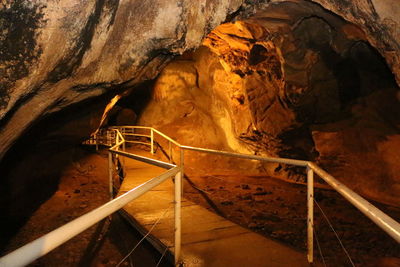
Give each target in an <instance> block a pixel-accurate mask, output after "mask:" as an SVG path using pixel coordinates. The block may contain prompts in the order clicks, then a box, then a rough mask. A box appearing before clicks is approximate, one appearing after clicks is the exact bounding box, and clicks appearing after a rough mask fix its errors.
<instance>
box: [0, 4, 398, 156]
mask: <svg viewBox="0 0 400 267" xmlns="http://www.w3.org/2000/svg"><path fill="white" fill-rule="evenodd" d="M243 2H244V1H243V0H226V1H212V0H209V1H179V2H172V1H163V0H153V1H146V2H138V1H129V0H125V1H109V0H98V1H91V2H85V1H84V2H82V1H39V0H38V1H22V0H8V1H5V2H2V4H1V5H0V33H1V34H0V46H1V50H0V74H1V75H0V126H1V132H0V148H1V149H0V158H1V157H2V156H3V155H4V153H5V152H6V151H7V150H8V149H9V148H10V146H11V145H12V144H13V143H14V142H15V140H16V139H17V138H18V136H20V135H21V134H22V133H23V132H24V131H25V129H26V128H27V127H29V126H31V125H32V124H33V123H35V121H37V120H38V119H40V118H41V117H42V116H44V115H45V114H49V113H52V112H54V111H57V110H60V109H63V108H64V107H66V106H68V105H71V104H74V103H77V102H79V101H82V100H84V99H87V98H90V97H94V96H98V95H102V94H104V93H105V92H106V91H110V90H113V89H115V88H126V87H129V86H130V85H135V84H138V83H139V82H141V81H143V80H146V79H149V78H153V77H155V75H157V74H158V72H159V71H160V69H161V68H162V66H164V64H165V63H166V62H167V61H168V60H169V59H170V58H171V57H173V56H174V55H176V54H180V53H182V52H183V51H185V50H187V49H191V48H195V47H197V46H198V45H199V44H200V41H201V39H202V38H203V36H204V34H206V33H208V32H209V31H210V30H212V29H213V28H215V27H216V26H218V25H219V24H220V23H221V22H222V21H224V20H225V19H226V17H227V16H228V19H232V18H234V17H235V16H237V15H240V16H242V17H246V16H251V15H254V14H257V13H258V12H260V11H262V10H264V9H267V8H269V7H271V6H274V5H277V4H279V3H281V2H291V3H299V5H304V2H301V1H295V0H291V1H282V0H275V1H261V0H260V1H245V3H244V4H243ZM314 2H316V3H319V4H321V5H322V6H323V7H324V8H326V9H328V10H330V11H332V12H334V13H336V14H338V15H339V16H342V17H343V18H344V19H346V20H348V21H351V22H353V23H354V24H356V25H358V26H359V27H360V29H361V30H363V32H364V33H365V38H366V40H368V41H369V43H371V44H372V45H373V46H374V47H376V48H377V49H378V51H379V52H380V53H381V54H382V55H383V56H384V57H385V59H386V61H387V62H388V64H389V65H390V67H391V69H392V71H393V72H394V73H395V75H396V77H397V80H398V81H399V80H400V78H399V77H400V71H399V69H400V60H399V53H398V52H399V50H400V46H399V34H400V33H399V29H400V27H399V17H400V16H398V14H399V6H398V5H397V4H396V1H395V0H390V1H377V0H357V1H342V0H335V1H325V0H314ZM304 8H305V9H309V6H307V5H305V7H304ZM237 10H238V12H236V11H237ZM235 12H236V13H235ZM351 34H358V33H354V32H352V33H351Z"/></svg>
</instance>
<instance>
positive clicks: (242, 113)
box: [140, 3, 400, 205]
mask: <svg viewBox="0 0 400 267" xmlns="http://www.w3.org/2000/svg"><path fill="white" fill-rule="evenodd" d="M203 45H204V47H201V48H200V49H199V50H198V51H196V52H194V53H193V54H187V55H185V56H184V57H182V58H181V59H180V60H177V61H174V62H173V63H171V64H170V65H168V66H167V67H166V68H165V69H164V71H163V72H162V73H161V75H160V77H159V78H158V80H157V81H156V83H155V86H154V90H153V99H152V101H150V103H149V105H148V106H147V107H146V108H145V109H144V110H143V113H142V115H141V117H140V122H141V123H142V124H146V125H153V126H155V127H158V128H160V129H162V130H164V131H165V132H167V133H169V134H170V135H171V136H173V137H175V138H177V139H178V140H179V141H180V142H181V143H184V144H188V145H197V146H203V147H213V148H220V149H221V148H222V149H227V150H233V151H238V152H244V153H256V154H264V155H273V156H280V157H289V158H300V159H306V160H313V161H317V162H318V163H319V164H320V165H322V166H323V167H324V168H326V169H327V170H328V171H329V172H331V173H332V174H333V175H334V176H336V177H338V178H339V179H341V180H343V181H344V182H345V183H346V184H347V185H349V186H351V187H352V188H354V189H355V190H357V191H358V192H360V193H362V194H364V195H366V196H368V197H371V198H374V199H379V200H380V201H382V202H386V203H391V204H394V205H396V203H398V200H399V199H398V196H399V195H400V194H399V193H400V191H399V187H400V176H399V175H398V171H397V170H398V168H399V167H398V164H397V160H398V159H399V157H400V154H399V153H398V152H397V151H398V149H397V148H399V143H398V138H399V136H400V128H399V126H400V121H399V119H398V118H400V106H399V103H398V102H399V100H398V99H397V98H396V94H397V92H398V87H397V85H396V83H395V80H394V77H393V75H391V73H390V70H389V69H388V67H387V66H386V65H385V63H384V61H383V59H382V58H381V57H380V56H379V54H378V53H377V52H376V51H375V50H374V49H373V48H372V47H371V46H370V45H369V44H368V42H367V41H366V39H365V34H363V32H362V30H361V29H360V28H358V27H356V26H354V25H353V24H349V23H346V22H345V21H343V20H341V19H339V18H338V17H336V16H334V15H332V14H330V13H327V12H326V11H324V10H323V9H322V8H321V7H319V6H317V5H313V4H307V3H305V4H303V5H301V6H300V5H298V4H296V3H282V4H280V5H276V6H271V7H270V8H269V9H268V10H264V12H261V13H258V14H257V15H256V16H253V17H252V18H251V19H249V20H248V21H246V22H240V21H239V22H236V23H233V24H224V25H221V26H219V27H218V28H216V29H215V30H214V31H212V32H211V33H210V34H209V35H208V36H207V38H206V39H205V41H204V42H203ZM160 114H166V115H165V116H160ZM200 162H201V160H200V161H199V162H198V163H197V164H196V165H198V166H201V165H203V163H200ZM209 164H210V163H209ZM227 164H228V165H227V166H230V167H232V166H233V167H237V168H239V169H243V168H244V169H246V168H248V169H247V170H248V171H250V170H251V169H253V170H254V171H257V169H258V170H261V171H262V172H263V173H265V171H266V173H268V174H270V175H274V176H283V177H286V178H289V179H291V180H295V181H299V180H300V181H301V180H302V179H304V170H299V169H297V168H288V167H287V166H278V165H270V164H269V165H264V166H263V168H261V169H260V166H258V168H257V166H254V165H253V166H252V168H251V167H249V166H248V165H246V164H245V165H244V166H245V167H240V166H239V165H238V164H236V162H229V161H228V162H227ZM211 165H212V168H213V169H214V170H215V169H219V168H221V169H223V168H225V167H226V165H224V164H222V163H220V162H217V163H216V164H215V166H214V165H213V164H212V163H211Z"/></svg>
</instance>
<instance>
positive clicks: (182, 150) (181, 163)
mask: <svg viewBox="0 0 400 267" xmlns="http://www.w3.org/2000/svg"><path fill="white" fill-rule="evenodd" d="M179 165H180V167H181V173H182V179H183V178H184V177H185V176H184V175H185V171H184V167H185V150H184V149H183V148H182V147H180V160H179ZM181 192H182V196H183V181H182V188H181Z"/></svg>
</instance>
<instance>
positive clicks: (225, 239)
mask: <svg viewBox="0 0 400 267" xmlns="http://www.w3.org/2000/svg"><path fill="white" fill-rule="evenodd" d="M130 152H131V153H136V154H140V155H145V156H149V157H150V155H151V154H150V153H146V152H139V151H136V152H133V151H130ZM125 167H126V173H127V174H126V177H125V179H124V181H123V183H122V185H121V188H120V192H119V194H123V193H125V192H126V191H129V190H131V189H132V188H134V187H136V186H138V185H140V184H142V183H144V182H146V181H148V180H149V179H151V178H153V177H156V176H158V175H160V174H161V173H163V172H165V171H166V170H165V169H161V168H158V167H155V166H152V165H149V164H146V163H142V162H138V161H135V160H131V159H125ZM173 188H174V186H173V182H172V179H169V180H168V181H166V182H164V183H163V184H161V185H159V186H157V187H156V188H154V189H153V190H152V191H150V192H147V193H146V194H144V195H143V196H141V197H140V198H138V199H136V200H134V201H133V202H131V203H130V204H128V205H126V206H125V207H124V213H125V215H126V216H127V217H129V220H130V221H131V223H132V224H134V226H135V227H136V228H138V230H139V231H141V232H142V233H143V234H145V233H147V232H148V231H149V230H150V229H151V228H153V225H154V224H155V223H156V222H157V221H158V223H157V224H156V225H155V226H154V228H153V229H152V231H151V235H149V237H148V238H149V241H150V242H151V243H152V244H153V245H154V246H155V247H156V248H157V249H158V250H160V251H161V252H163V251H164V250H165V247H166V246H167V247H171V251H172V252H173V245H174V244H173V240H174V231H173V229H174V207H173ZM182 255H183V261H184V262H185V266H196V267H197V266H207V267H213V266H218V267H225V266H230V267H232V266H308V263H307V257H306V255H305V254H304V253H300V252H298V251H296V250H294V249H293V248H290V247H287V246H285V245H283V244H281V243H278V242H276V241H273V240H271V239H268V238H266V237H263V236H261V235H259V234H256V233H253V232H251V231H249V230H247V229H245V228H243V227H241V226H239V225H237V224H234V223H233V222H231V221H229V220H226V219H225V218H223V217H220V216H218V215H216V214H215V213H212V212H210V211H208V210H207V209H205V208H203V207H201V206H199V205H197V204H195V203H193V202H191V201H188V200H186V199H184V198H183V199H182Z"/></svg>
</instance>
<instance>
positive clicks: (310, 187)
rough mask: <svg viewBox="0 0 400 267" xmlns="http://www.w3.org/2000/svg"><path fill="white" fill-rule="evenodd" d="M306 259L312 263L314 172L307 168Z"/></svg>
mask: <svg viewBox="0 0 400 267" xmlns="http://www.w3.org/2000/svg"><path fill="white" fill-rule="evenodd" d="M307 248H308V249H307V259H308V262H309V263H313V261H314V171H313V170H312V169H311V168H310V166H307Z"/></svg>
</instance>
